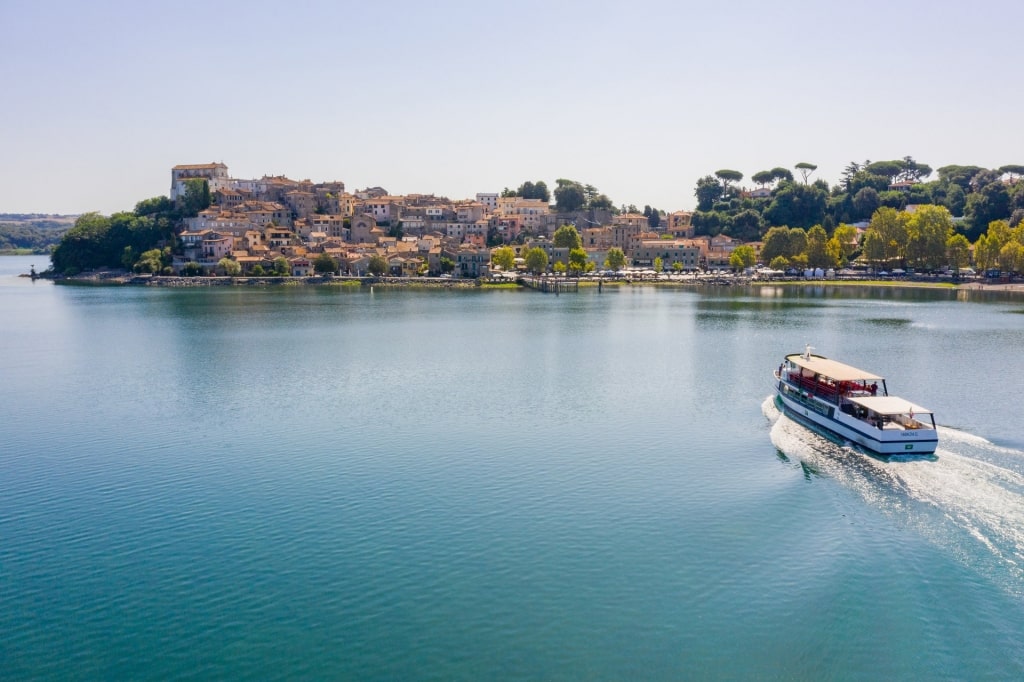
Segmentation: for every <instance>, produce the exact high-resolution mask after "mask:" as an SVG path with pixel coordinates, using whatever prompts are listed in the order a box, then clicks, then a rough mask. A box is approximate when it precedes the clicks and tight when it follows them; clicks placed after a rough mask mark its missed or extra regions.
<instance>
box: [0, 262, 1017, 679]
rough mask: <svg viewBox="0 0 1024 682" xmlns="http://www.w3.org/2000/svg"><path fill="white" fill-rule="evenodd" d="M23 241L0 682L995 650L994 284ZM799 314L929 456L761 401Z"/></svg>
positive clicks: (551, 675) (1, 547)
mask: <svg viewBox="0 0 1024 682" xmlns="http://www.w3.org/2000/svg"><path fill="white" fill-rule="evenodd" d="M39 260H40V258H39V257H8V258H2V259H0V320H2V325H3V326H2V332H0V350H2V358H3V369H2V372H0V378H2V380H0V406H2V412H0V416H2V419H0V634H2V636H0V669H2V670H3V678H4V679H5V680H21V679H34V680H38V679H55V680H57V679H59V680H65V679H135V680H145V679H154V680H172V679H218V680H220V679H243V680H244V679H252V680H275V679H282V680H283V679H295V678H307V679H359V680H372V679H389V680H393V679H443V680H479V679H549V680H561V679H607V680H621V679H625V678H638V679H651V680H678V679H779V680H794V679H798V680H857V679H870V680H875V679H903V680H909V679H929V680H942V679H950V680H962V679H1021V678H1022V677H1024V647H1022V646H1021V644H1020V642H1021V641H1022V640H1024V426H1022V425H1021V424H1022V422H1021V420H1020V418H1019V415H1018V411H1019V405H1020V399H1019V397H1018V392H1019V389H1020V387H1021V386H1022V385H1024V382H1022V380H1024V363H1021V360H1020V358H1021V356H1020V349H1021V341H1022V340H1024V298H1013V297H1012V296H1009V295H1006V294H984V293H981V292H957V291H953V290H920V289H919V290H910V289H892V288H871V287H849V288H837V287H834V286H824V285H808V286H785V287H783V286H764V287H760V288H743V287H720V288H703V289H694V288H674V289H662V288H654V287H639V286H636V287H630V286H622V287H605V288H604V289H603V291H601V292H598V291H597V290H596V289H585V290H581V291H580V292H579V293H577V294H562V295H560V296H554V295H550V294H542V293H539V292H534V291H516V290H486V291H465V290H460V291H455V290H436V291H435V290H429V291H422V290H390V289H379V288H374V289H370V290H368V291H360V290H356V291H352V290H348V289H341V288H334V287H276V288H248V287H245V288H243V287H224V288H219V287H218V288H201V289H160V288H141V287H125V288H117V287H96V286H57V285H54V284H52V283H51V282H46V281H37V282H32V281H30V280H28V279H25V278H17V277H15V276H14V275H15V274H17V273H19V272H27V271H28V264H30V263H35V264H36V265H37V266H39V269H42V264H40V263H38V262H37V261H39ZM807 344H810V345H812V346H814V347H815V348H816V352H818V353H821V354H823V355H826V356H829V357H832V358H835V359H838V360H841V361H843V362H847V363H849V364H852V365H855V366H860V367H863V368H865V369H869V370H871V371H874V372H877V373H879V374H882V375H884V376H886V378H887V380H888V383H889V388H890V390H891V391H892V392H894V393H896V394H897V395H901V396H904V397H907V398H910V399H912V400H914V401H915V402H917V403H920V404H922V405H925V406H927V407H929V408H931V409H933V410H934V411H935V413H936V417H937V421H938V422H939V423H940V425H941V428H940V443H939V449H938V452H937V458H936V460H935V461H909V462H891V463H889V462H882V461H879V460H877V459H873V458H871V457H867V456H865V455H863V454H860V453H858V452H855V451H853V450H852V449H850V448H848V447H844V446H842V445H841V444H836V443H833V442H830V441H828V440H826V439H824V438H821V437H819V436H817V435H815V434H812V433H810V432H808V431H807V430H805V429H803V428H802V427H800V426H799V425H797V424H795V423H793V422H791V421H789V420H788V419H786V418H784V417H780V415H779V414H778V412H777V410H775V407H774V404H773V403H772V401H771V400H770V395H771V393H772V388H773V387H772V378H771V372H772V370H773V369H774V368H775V367H777V366H778V364H779V362H780V361H781V359H782V356H783V355H784V354H786V353H793V352H798V351H801V350H803V348H804V346H805V345H807Z"/></svg>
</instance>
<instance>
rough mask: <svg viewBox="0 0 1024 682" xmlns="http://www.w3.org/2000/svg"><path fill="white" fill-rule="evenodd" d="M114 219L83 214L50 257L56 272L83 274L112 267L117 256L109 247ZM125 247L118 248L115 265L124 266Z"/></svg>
mask: <svg viewBox="0 0 1024 682" xmlns="http://www.w3.org/2000/svg"><path fill="white" fill-rule="evenodd" d="M109 232H110V218H107V217H106V216H103V215H100V214H99V213H83V214H82V215H80V216H78V218H77V219H76V220H75V225H74V227H72V228H71V229H70V230H68V231H67V232H66V233H64V236H63V237H62V238H61V240H60V244H58V245H57V248H55V249H54V251H53V254H52V256H51V257H50V260H51V262H52V263H53V270H54V272H58V273H62V274H63V273H67V272H69V271H72V270H73V271H75V272H81V271H82V270H90V269H93V268H98V267H101V266H104V265H108V264H109V262H110V258H111V256H112V255H113V254H111V253H110V248H109V246H108V239H107V236H108V233H109ZM123 255H124V247H123V246H120V248H118V253H117V259H116V260H115V263H120V260H121V256H123Z"/></svg>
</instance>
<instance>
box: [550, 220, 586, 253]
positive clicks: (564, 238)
mask: <svg viewBox="0 0 1024 682" xmlns="http://www.w3.org/2000/svg"><path fill="white" fill-rule="evenodd" d="M551 243H552V244H553V245H554V246H555V248H561V249H578V248H582V247H583V238H582V237H580V233H579V230H577V229H576V226H575V225H562V226H561V227H560V228H558V229H557V230H555V234H554V235H553V236H552V238H551Z"/></svg>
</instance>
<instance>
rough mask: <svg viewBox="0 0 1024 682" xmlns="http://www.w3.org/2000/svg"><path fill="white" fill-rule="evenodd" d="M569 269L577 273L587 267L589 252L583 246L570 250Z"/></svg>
mask: <svg viewBox="0 0 1024 682" xmlns="http://www.w3.org/2000/svg"><path fill="white" fill-rule="evenodd" d="M569 269H570V270H572V271H573V272H574V273H576V274H577V275H579V273H581V272H583V271H585V270H586V269H587V252H586V251H585V250H584V249H583V248H581V247H577V248H573V249H570V250H569Z"/></svg>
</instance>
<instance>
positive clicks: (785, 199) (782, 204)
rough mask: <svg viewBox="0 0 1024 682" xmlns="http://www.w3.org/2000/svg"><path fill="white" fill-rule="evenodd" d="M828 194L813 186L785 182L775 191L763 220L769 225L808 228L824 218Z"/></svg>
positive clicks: (819, 222) (818, 223)
mask: <svg viewBox="0 0 1024 682" xmlns="http://www.w3.org/2000/svg"><path fill="white" fill-rule="evenodd" d="M827 205H828V192H826V191H824V190H823V189H821V188H820V187H815V186H814V185H801V184H798V183H794V182H786V183H783V184H781V185H780V186H779V189H777V190H776V191H775V196H774V197H773V198H772V202H771V204H769V205H768V208H767V209H765V212H764V218H765V220H766V221H767V223H768V224H769V225H789V226H791V227H803V228H808V227H810V226H811V225H820V224H821V222H822V220H824V218H825V208H826V206H827Z"/></svg>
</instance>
